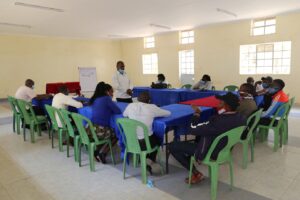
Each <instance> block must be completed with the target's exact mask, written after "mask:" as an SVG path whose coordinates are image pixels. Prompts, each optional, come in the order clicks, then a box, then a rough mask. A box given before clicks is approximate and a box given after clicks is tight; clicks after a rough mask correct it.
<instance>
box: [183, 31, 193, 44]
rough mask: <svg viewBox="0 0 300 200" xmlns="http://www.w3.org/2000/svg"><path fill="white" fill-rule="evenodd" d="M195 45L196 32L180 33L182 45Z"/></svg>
mask: <svg viewBox="0 0 300 200" xmlns="http://www.w3.org/2000/svg"><path fill="white" fill-rule="evenodd" d="M192 43H194V31H182V32H181V33H180V44H192Z"/></svg>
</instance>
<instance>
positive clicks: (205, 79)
mask: <svg viewBox="0 0 300 200" xmlns="http://www.w3.org/2000/svg"><path fill="white" fill-rule="evenodd" d="M202 81H211V79H210V76H209V75H208V74H204V75H203V76H202Z"/></svg>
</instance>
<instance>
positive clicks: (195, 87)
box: [192, 81, 200, 90]
mask: <svg viewBox="0 0 300 200" xmlns="http://www.w3.org/2000/svg"><path fill="white" fill-rule="evenodd" d="M199 87H200V81H198V82H197V83H196V84H195V85H193V87H192V89H193V90H197V89H199Z"/></svg>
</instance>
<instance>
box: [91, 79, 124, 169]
mask: <svg viewBox="0 0 300 200" xmlns="http://www.w3.org/2000/svg"><path fill="white" fill-rule="evenodd" d="M113 93H114V90H113V88H112V86H111V85H109V84H106V83H104V82H100V83H98V84H97V87H96V90H95V93H94V95H93V96H92V98H91V99H90V104H91V106H92V119H91V121H92V123H93V124H94V126H95V128H96V134H97V136H98V137H99V139H108V138H110V139H111V142H112V145H114V144H116V143H117V137H116V136H115V133H114V131H113V129H112V128H111V127H110V119H111V117H112V115H115V114H121V113H122V112H121V110H120V108H119V107H118V106H117V105H116V104H115V102H113V101H112V97H113ZM88 130H89V129H88ZM108 152H109V146H108V145H102V146H98V147H97V150H96V151H95V152H94V156H95V159H96V160H97V161H98V162H100V160H101V162H102V163H103V164H105V163H106V155H107V153H108Z"/></svg>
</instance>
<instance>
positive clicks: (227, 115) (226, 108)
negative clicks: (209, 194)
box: [169, 92, 246, 184]
mask: <svg viewBox="0 0 300 200" xmlns="http://www.w3.org/2000/svg"><path fill="white" fill-rule="evenodd" d="M216 98H218V99H219V100H220V105H219V108H218V114H216V115H214V116H212V117H211V118H210V119H209V120H208V121H207V122H203V123H199V119H200V114H201V111H200V109H199V108H198V107H197V106H192V107H193V109H194V110H195V113H194V115H193V117H192V123H191V128H190V133H189V134H191V135H195V136H196V140H195V142H189V141H174V142H172V143H171V144H170V146H169V150H170V153H171V154H172V155H173V157H174V158H175V159H176V160H177V161H178V162H179V163H180V164H181V165H183V166H184V167H185V168H186V169H187V170H189V165H190V158H191V156H193V155H195V156H196V159H197V161H198V162H201V160H203V159H204V158H205V156H206V154H207V152H208V150H209V148H210V146H211V144H212V143H213V141H214V139H215V138H217V137H218V136H219V135H221V134H222V133H224V132H226V131H229V130H231V129H233V128H236V127H239V126H243V125H246V118H245V117H244V116H242V115H240V114H239V113H237V112H236V109H237V107H238V106H239V99H238V97H237V96H236V95H234V94H233V93H231V92H228V93H227V94H226V95H223V96H216ZM226 144H227V139H226V138H225V139H224V140H221V141H220V142H219V144H218V145H217V146H216V148H215V150H214V151H213V153H212V157H211V159H213V160H216V159H217V157H218V153H219V152H220V151H221V150H222V149H223V148H224V147H225V146H226ZM203 178H204V176H203V174H202V173H201V172H199V171H198V170H197V169H196V168H195V166H193V176H192V183H193V184H195V183H198V182H200V181H201V180H203ZM186 182H188V179H186Z"/></svg>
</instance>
